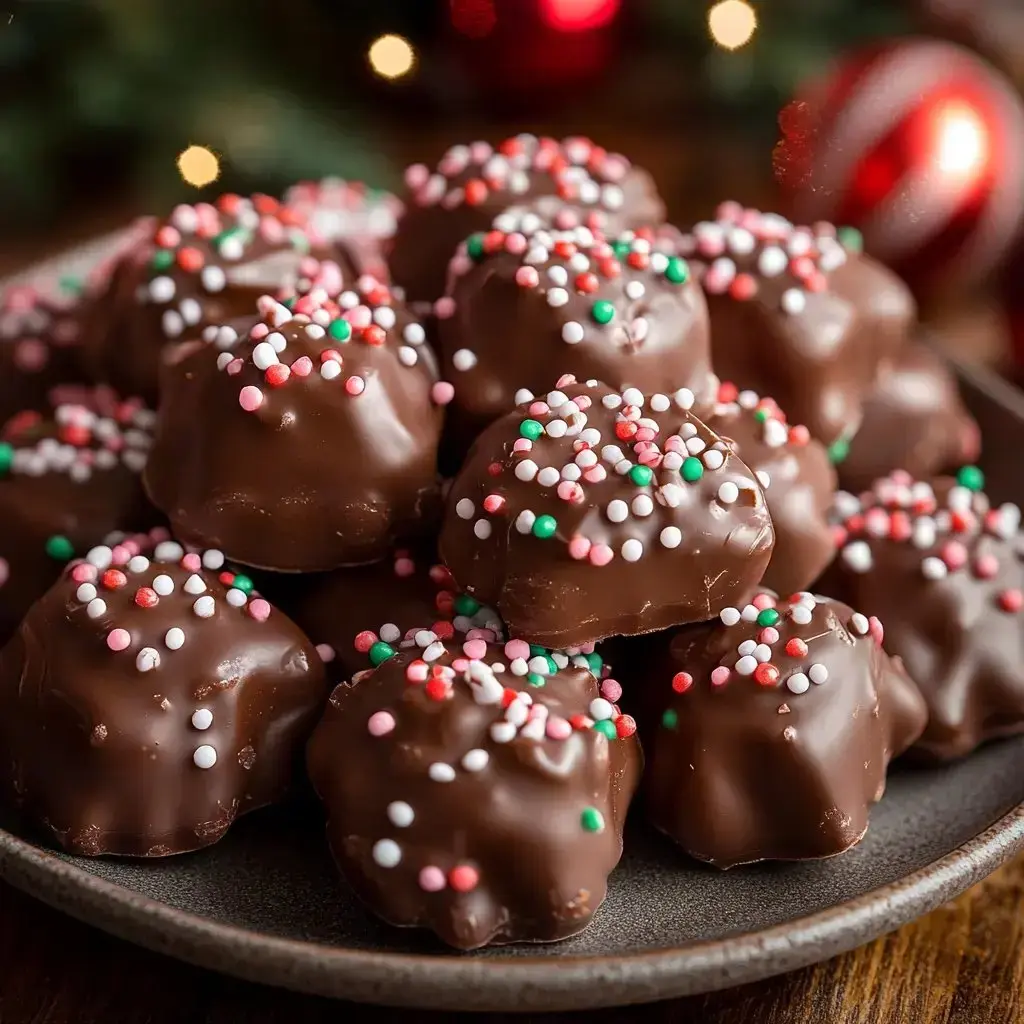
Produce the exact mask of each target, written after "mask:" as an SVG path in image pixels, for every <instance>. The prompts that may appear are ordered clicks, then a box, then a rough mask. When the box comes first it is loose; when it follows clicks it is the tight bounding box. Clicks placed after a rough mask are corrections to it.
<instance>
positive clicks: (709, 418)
mask: <svg viewBox="0 0 1024 1024" xmlns="http://www.w3.org/2000/svg"><path fill="white" fill-rule="evenodd" d="M701 418H702V419H704V422H705V423H706V424H707V425H708V427H709V429H711V430H713V431H714V432H715V433H716V434H719V435H720V436H721V437H722V439H723V440H724V441H725V442H726V443H727V444H728V445H729V446H730V447H731V448H732V449H733V450H734V451H735V452H736V454H737V455H738V456H739V457H740V458H741V459H742V460H743V462H744V463H745V464H746V465H747V466H748V467H749V468H750V469H752V470H753V471H754V475H755V476H756V477H757V479H758V481H759V482H760V484H761V486H762V488H764V496H765V500H766V501H767V502H768V511H769V512H770V513H771V517H772V526H773V527H774V529H775V550H774V552H773V553H772V560H771V563H770V564H769V566H768V569H767V571H766V572H765V574H764V579H763V581H762V582H763V583H764V585H765V586H766V587H768V588H770V589H772V590H776V591H778V592H779V593H782V594H792V593H794V592H795V591H797V590H802V589H804V588H805V587H808V586H810V585H811V584H812V583H813V582H814V581H815V580H816V579H817V578H818V576H819V575H821V572H822V570H823V569H824V568H825V566H826V565H828V563H829V562H830V561H831V559H832V554H833V545H832V531H831V528H830V526H829V521H828V515H829V510H830V508H831V505H832V497H833V495H834V494H835V490H836V473H835V470H834V469H833V467H832V465H831V464H830V462H829V458H828V453H827V452H826V451H825V447H824V445H822V444H821V443H820V442H818V441H815V440H814V439H813V438H812V437H811V436H810V432H809V431H808V429H807V428H806V427H805V426H802V425H800V424H790V423H789V422H788V421H787V420H786V415H785V413H784V412H783V411H782V410H781V409H780V408H779V407H778V405H777V404H776V403H775V402H774V401H772V399H770V398H761V397H759V396H758V395H757V394H756V393H755V392H753V391H739V390H738V389H737V388H736V386H735V385H734V384H730V383H723V384H722V385H720V387H719V388H718V395H717V400H716V402H715V404H714V405H713V406H711V407H710V409H708V410H706V411H703V410H702V412H701Z"/></svg>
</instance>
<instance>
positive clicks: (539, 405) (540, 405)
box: [526, 401, 551, 416]
mask: <svg viewBox="0 0 1024 1024" xmlns="http://www.w3.org/2000/svg"><path fill="white" fill-rule="evenodd" d="M526 411H527V412H528V413H529V414H530V415H531V416H546V415H547V414H548V413H549V412H551V409H550V407H549V406H548V403H547V402H544V401H536V402H531V403H530V405H529V408H528V409H527V410H526Z"/></svg>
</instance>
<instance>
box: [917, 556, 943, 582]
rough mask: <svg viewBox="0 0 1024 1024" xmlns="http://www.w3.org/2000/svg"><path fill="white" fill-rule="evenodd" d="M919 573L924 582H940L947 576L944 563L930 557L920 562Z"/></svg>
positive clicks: (939, 559)
mask: <svg viewBox="0 0 1024 1024" xmlns="http://www.w3.org/2000/svg"><path fill="white" fill-rule="evenodd" d="M921 572H922V573H923V574H924V578H925V579H926V580H941V579H942V578H943V577H944V576H946V575H947V573H948V570H947V568H946V563H945V562H944V561H943V560H942V559H941V558H935V557H934V556H931V557H929V558H926V559H924V561H923V562H921Z"/></svg>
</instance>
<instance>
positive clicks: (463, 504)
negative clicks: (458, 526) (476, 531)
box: [455, 498, 476, 519]
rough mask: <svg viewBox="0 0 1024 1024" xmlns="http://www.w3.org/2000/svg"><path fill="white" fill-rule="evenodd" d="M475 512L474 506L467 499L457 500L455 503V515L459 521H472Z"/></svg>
mask: <svg viewBox="0 0 1024 1024" xmlns="http://www.w3.org/2000/svg"><path fill="white" fill-rule="evenodd" d="M475 512H476V506H475V505H474V504H473V502H472V501H471V500H470V499H469V498H459V500H458V501H457V502H456V503H455V514H456V515H457V516H458V517H459V518H460V519H472V518H473V514H474V513H475Z"/></svg>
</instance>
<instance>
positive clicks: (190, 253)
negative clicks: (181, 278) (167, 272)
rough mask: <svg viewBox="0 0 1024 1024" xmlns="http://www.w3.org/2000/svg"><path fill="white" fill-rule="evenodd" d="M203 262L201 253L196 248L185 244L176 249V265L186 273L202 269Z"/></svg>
mask: <svg viewBox="0 0 1024 1024" xmlns="http://www.w3.org/2000/svg"><path fill="white" fill-rule="evenodd" d="M205 262H206V261H205V260H204V259H203V254H202V253H201V252H200V251H199V250H198V249H193V248H192V247H191V246H188V245H187V246H184V247H182V248H181V249H179V250H178V266H179V267H181V269H182V270H184V271H185V272H186V273H189V274H194V273H196V271H199V270H202V269H203V264H204V263H205Z"/></svg>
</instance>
